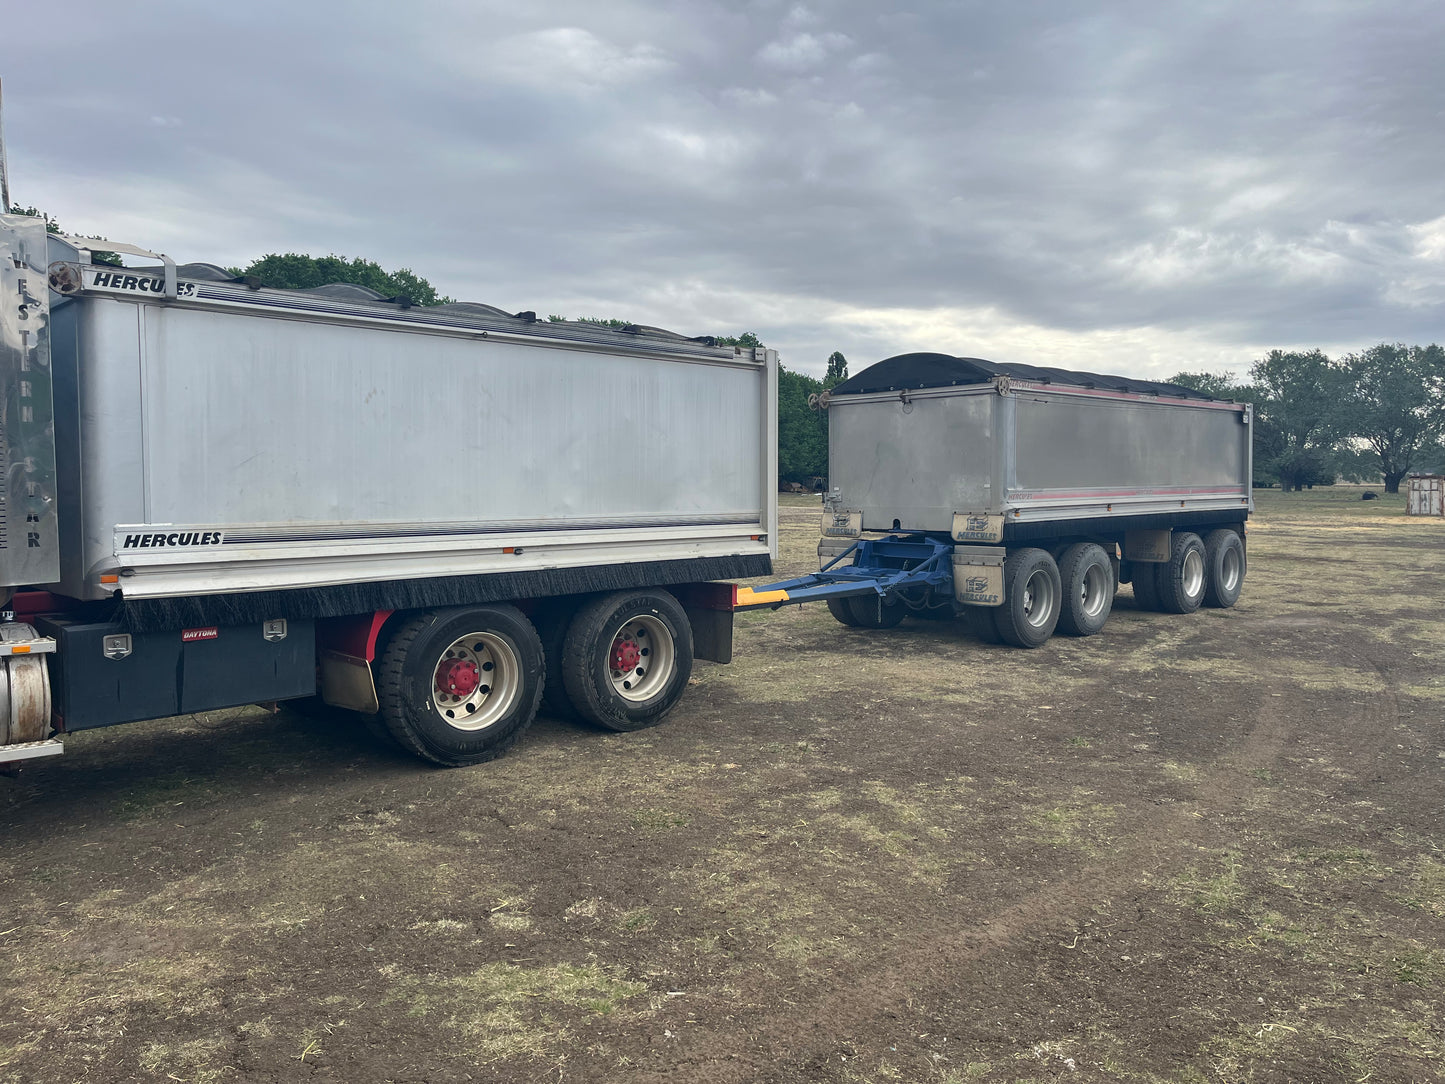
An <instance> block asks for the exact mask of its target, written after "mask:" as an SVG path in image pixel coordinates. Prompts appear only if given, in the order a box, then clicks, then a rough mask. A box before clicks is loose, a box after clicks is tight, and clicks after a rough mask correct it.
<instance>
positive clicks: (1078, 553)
mask: <svg viewBox="0 0 1445 1084" xmlns="http://www.w3.org/2000/svg"><path fill="white" fill-rule="evenodd" d="M1059 581H1060V583H1061V584H1062V586H1063V593H1064V601H1063V605H1062V606H1061V607H1060V608H1059V629H1060V630H1061V631H1063V632H1066V633H1068V634H1069V635H1070V636H1092V635H1094V633H1096V632H1098V631H1099V630H1100V629H1102V628H1103V627H1104V622H1105V621H1107V620H1109V611H1110V610H1112V609H1113V608H1114V568H1113V565H1112V564H1111V562H1110V561H1109V555H1108V554H1107V553H1105V552H1104V549H1103V547H1102V546H1096V545H1095V544H1094V543H1092V542H1080V543H1077V544H1076V545H1073V546H1070V547H1069V548H1068V549H1066V550H1065V551H1064V559H1063V560H1062V561H1061V562H1059Z"/></svg>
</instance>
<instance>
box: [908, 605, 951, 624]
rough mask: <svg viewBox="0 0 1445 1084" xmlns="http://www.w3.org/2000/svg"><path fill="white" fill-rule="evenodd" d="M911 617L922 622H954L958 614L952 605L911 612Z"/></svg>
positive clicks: (909, 613) (928, 607)
mask: <svg viewBox="0 0 1445 1084" xmlns="http://www.w3.org/2000/svg"><path fill="white" fill-rule="evenodd" d="M908 616H909V617H916V618H918V620H920V621H952V620H953V619H954V618H955V617H957V616H958V614H957V613H956V612H955V611H954V609H953V606H952V605H945V606H925V607H924V608H923V609H921V610H909V611H908Z"/></svg>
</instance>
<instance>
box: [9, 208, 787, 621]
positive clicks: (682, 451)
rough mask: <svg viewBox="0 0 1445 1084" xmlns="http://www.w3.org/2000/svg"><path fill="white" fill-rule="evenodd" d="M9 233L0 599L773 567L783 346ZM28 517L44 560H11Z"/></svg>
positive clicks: (23, 226)
mask: <svg viewBox="0 0 1445 1084" xmlns="http://www.w3.org/2000/svg"><path fill="white" fill-rule="evenodd" d="M0 222H3V224H4V227H3V228H4V231H5V232H3V233H0V240H3V243H4V249H3V251H0V257H3V261H4V264H5V270H4V276H5V277H4V280H3V283H4V294H3V301H4V306H5V308H6V312H5V313H4V315H3V324H0V336H3V340H0V341H3V355H0V367H3V373H4V379H5V389H6V397H7V398H6V430H5V434H4V443H5V445H6V448H5V451H6V454H7V457H8V458H7V464H8V466H9V474H8V480H9V482H10V489H9V490H8V491H7V493H6V495H5V499H6V503H5V516H6V518H5V526H6V531H7V534H6V538H5V540H4V541H5V544H6V547H7V548H6V549H5V550H3V551H0V567H3V570H4V573H5V577H6V582H9V583H12V584H17V583H30V584H49V585H52V586H54V587H55V589H57V590H59V591H60V592H62V593H63V594H66V595H70V596H72V597H76V598H98V597H103V596H107V595H110V594H111V593H113V592H114V591H116V590H121V591H122V592H123V593H124V594H125V595H126V596H128V597H134V598H147V597H161V596H178V595H192V594H210V593H220V592H235V591H254V590H273V589H278V588H293V587H313V586H324V585H332V584H344V583H359V582H368V581H377V580H390V579H407V578H416V577H434V576H452V575H471V574H479V573H488V572H499V571H506V572H512V571H530V570H537V569H552V568H567V567H580V566H590V565H604V564H615V563H626V562H642V561H663V560H669V559H679V558H694V557H722V556H734V555H741V554H770V553H775V547H776V539H777V530H776V518H777V505H776V501H777V497H776V488H777V487H776V483H775V479H776V473H777V472H776V443H777V440H776V398H777V390H776V389H777V356H776V354H775V353H774V352H772V351H764V350H752V349H739V348H733V347H720V346H715V345H712V344H711V343H709V342H705V341H696V340H688V339H684V338H681V337H680V336H675V335H669V334H667V333H664V332H657V331H656V330H655V329H649V328H638V329H632V333H620V332H617V331H614V330H609V329H603V328H596V327H588V326H586V325H580V324H576V323H567V324H556V325H552V324H548V323H547V322H545V321H543V322H537V321H535V318H534V317H531V314H522V315H519V316H515V317H514V316H511V315H508V314H507V313H504V312H501V311H500V310H495V309H491V308H490V307H488V306H481V305H450V306H444V307H442V308H439V309H429V308H424V307H411V306H408V305H407V304H405V303H387V302H384V301H381V300H377V299H375V298H365V297H358V296H356V295H355V293H354V292H353V293H348V292H347V290H346V289H342V290H340V291H336V290H334V289H333V288H327V289H331V290H332V291H333V292H331V293H329V294H328V293H327V291H326V290H322V291H283V290H270V289H253V288H251V287H249V286H248V285H246V284H244V283H237V282H228V281H220V276H219V275H215V276H211V277H209V278H205V279H202V280H199V281H197V280H194V279H189V278H187V276H186V274H185V273H184V272H185V268H181V269H180V271H181V274H180V275H179V276H178V275H177V269H176V267H175V266H174V265H173V264H172V263H171V262H170V261H164V266H160V267H155V268H152V269H148V270H147V269H140V270H128V271H125V272H124V273H117V272H116V270H115V269H112V268H105V267H101V266H99V265H92V264H90V263H89V253H88V251H87V250H86V248H85V246H84V245H83V244H81V243H80V239H74V238H71V239H63V238H55V237H52V238H51V239H50V248H49V253H48V262H47V254H46V252H45V245H44V243H43V242H44V226H43V223H40V222H39V221H38V220H33V219H17V216H9V217H4V218H0ZM32 223H33V225H32ZM36 229H38V230H39V231H40V232H39V234H36ZM37 236H38V237H39V238H40V243H39V247H38V248H37V242H36V237H37ZM134 251H139V250H134ZM17 254H18V256H19V258H20V259H21V260H22V262H23V268H24V269H23V270H20V269H19V266H18V265H17V264H16V258H17ZM47 268H48V269H49V272H50V276H49V277H50V283H51V284H52V285H54V286H55V287H56V290H55V291H54V292H51V293H50V295H49V299H48V300H49V304H48V336H47V335H45V334H43V333H42V332H43V331H45V330H46V326H47V321H46V319H45V318H44V317H42V316H38V315H37V313H43V312H44V311H45V310H46V308H47V306H46V301H47V298H46V269H47ZM17 277H22V278H24V280H25V287H24V289H25V290H26V291H28V294H27V295H26V296H34V295H36V294H37V293H38V295H39V296H38V300H39V303H40V304H39V305H38V306H37V307H35V308H32V309H31V312H30V314H29V315H28V316H27V317H26V320H28V321H29V323H28V324H24V326H23V327H22V322H21V321H18V320H17V317H16V316H15V314H14V313H13V312H12V311H10V310H12V309H14V308H15V300H14V298H15V297H16V296H18V293H17V292H18V291H19V289H20V288H19V287H17V286H16V285H15V282H16V279H17ZM26 328H28V329H29V330H30V332H31V333H30V335H29V337H28V339H27V338H25V337H24V336H23V335H22V334H21V332H22V331H23V330H25V329H26ZM26 344H28V345H26ZM42 348H44V350H46V351H48V356H46V357H45V359H44V362H43V368H44V370H45V380H44V381H43V382H42V381H40V380H39V379H35V380H32V381H31V383H30V384H29V385H28V390H29V396H30V398H29V400H28V402H30V404H31V407H32V409H31V412H30V413H28V414H26V415H25V417H26V418H28V419H29V421H28V422H23V423H20V424H19V425H12V423H11V417H12V416H14V417H16V418H19V417H20V415H19V414H18V413H16V405H17V404H18V403H21V402H26V401H27V400H26V399H25V398H24V397H23V396H20V395H19V392H20V385H21V381H22V377H23V369H24V366H25V365H26V364H29V365H30V366H31V367H32V371H38V370H39V369H40V368H41V367H42V357H41V355H42ZM26 351H28V353H26ZM27 359H28V361H27ZM52 365H53V368H54V372H55V380H54V409H55V421H54V425H53V427H51V425H50V421H49V412H50V398H49V396H50V382H49V370H50V368H51V366H52ZM42 396H43V406H44V409H43V412H42V409H41V407H42ZM27 426H28V428H27ZM22 463H23V464H24V465H23V466H22V465H21V464H22ZM17 484H18V485H20V486H21V487H23V488H24V492H25V494H26V502H25V503H24V505H23V509H22V508H21V506H20V504H19V503H18V502H17V499H16V489H15V487H16V485H17ZM32 484H33V490H34V491H33V493H32V492H31V490H30V488H29V487H30V486H31V485H32ZM57 503H58V505H59V508H60V515H59V516H58V518H57V515H56V506H57ZM30 514H35V515H39V516H40V517H41V518H40V521H39V533H40V534H41V536H42V540H43V545H42V547H40V548H39V549H38V550H37V549H35V548H31V549H29V550H17V548H16V539H17V538H19V537H22V536H23V535H22V533H20V532H23V530H24V519H25V516H26V515H30ZM47 547H48V548H47ZM17 554H18V555H19V556H20V557H24V558H25V559H24V560H23V561H22V560H20V559H19V558H18V557H17Z"/></svg>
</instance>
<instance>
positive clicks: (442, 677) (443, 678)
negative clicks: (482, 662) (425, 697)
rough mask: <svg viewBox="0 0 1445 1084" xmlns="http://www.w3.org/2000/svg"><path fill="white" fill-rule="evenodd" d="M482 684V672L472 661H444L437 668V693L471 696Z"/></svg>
mask: <svg viewBox="0 0 1445 1084" xmlns="http://www.w3.org/2000/svg"><path fill="white" fill-rule="evenodd" d="M481 683H482V672H481V671H480V670H478V669H477V664H476V663H474V662H472V661H471V660H470V659H443V660H442V661H441V665H439V666H438V667H437V692H439V693H446V694H447V695H448V696H471V695H472V693H474V692H476V691H477V686H478V685H480V684H481Z"/></svg>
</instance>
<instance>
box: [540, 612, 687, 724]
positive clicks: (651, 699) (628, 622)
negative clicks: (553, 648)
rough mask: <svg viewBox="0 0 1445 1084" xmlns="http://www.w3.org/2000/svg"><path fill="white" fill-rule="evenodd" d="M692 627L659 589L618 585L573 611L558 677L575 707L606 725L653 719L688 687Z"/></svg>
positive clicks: (653, 721)
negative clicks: (630, 588) (624, 588)
mask: <svg viewBox="0 0 1445 1084" xmlns="http://www.w3.org/2000/svg"><path fill="white" fill-rule="evenodd" d="M691 675H692V626H691V625H689V624H688V623H687V615H686V614H685V613H683V610H682V607H681V606H679V605H678V602H677V599H675V598H673V597H672V595H670V594H668V593H667V592H666V591H660V590H650V591H649V590H644V591H618V592H615V593H614V594H610V595H603V596H602V597H601V598H597V599H593V600H592V601H591V602H589V603H587V605H585V606H583V607H582V608H581V609H580V610H578V611H577V616H576V617H574V618H573V619H572V623H571V625H569V626H568V628H567V638H566V641H565V643H564V644H563V647H562V680H563V683H564V685H565V686H566V689H567V696H568V698H569V699H570V700H571V701H572V706H573V707H574V708H576V709H577V713H578V714H579V715H581V716H582V718H584V719H586V720H587V721H589V722H592V723H596V724H597V725H598V726H602V727H606V728H607V729H608V730H643V729H645V728H646V727H649V726H656V725H657V724H658V723H660V722H662V720H663V717H664V716H666V715H667V713H668V712H669V711H670V710H672V706H673V705H674V704H676V703H677V701H678V699H679V698H680V697H681V696H682V694H683V692H684V691H686V689H687V679H688V678H689V677H690V676H691Z"/></svg>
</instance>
